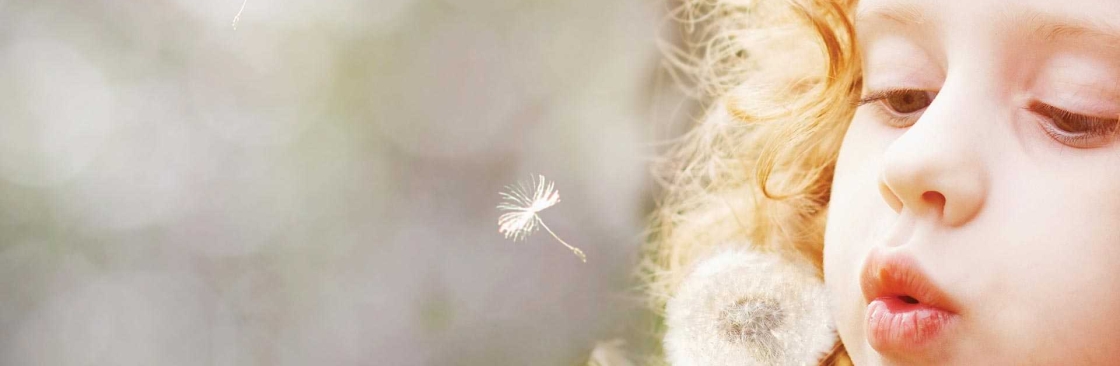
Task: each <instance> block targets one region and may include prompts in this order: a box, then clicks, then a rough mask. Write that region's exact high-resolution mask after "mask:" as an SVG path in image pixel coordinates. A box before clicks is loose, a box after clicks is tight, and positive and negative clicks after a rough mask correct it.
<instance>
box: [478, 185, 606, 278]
mask: <svg viewBox="0 0 1120 366" xmlns="http://www.w3.org/2000/svg"><path fill="white" fill-rule="evenodd" d="M506 189H507V190H509V192H499V193H498V194H500V195H502V200H503V202H502V203H501V204H499V205H498V209H499V210H503V211H509V212H506V213H504V214H502V216H499V217H498V232H500V233H502V235H505V237H506V238H507V239H508V238H513V241H518V240H524V239H525V238H526V237H528V236H529V234H532V233H533V232H534V231H536V230H537V227H538V226H540V227H543V228H544V229H545V230H546V231H548V233H549V234H552V237H553V238H556V240H557V241H559V242H560V244H564V246H566V247H568V249H571V250H572V253H575V255H576V256H578V257H579V259H580V260H582V261H583V262H584V263H587V256H586V255H584V254H583V251H582V250H579V248H576V247H573V246H571V245H570V244H568V243H567V242H565V241H564V239H560V237H559V236H556V233H554V232H552V229H549V228H548V225H545V224H544V220H541V217H540V215H538V213H540V212H541V211H544V209H546V208H549V207H552V205H555V204H556V203H557V202H560V192H559V191H557V190H556V189H555V184H554V182H549V181H548V180H547V179H545V178H544V176H543V175H538V176H536V177H535V178H530V179H529V182H524V181H522V182H518V184H517V186H506Z"/></svg>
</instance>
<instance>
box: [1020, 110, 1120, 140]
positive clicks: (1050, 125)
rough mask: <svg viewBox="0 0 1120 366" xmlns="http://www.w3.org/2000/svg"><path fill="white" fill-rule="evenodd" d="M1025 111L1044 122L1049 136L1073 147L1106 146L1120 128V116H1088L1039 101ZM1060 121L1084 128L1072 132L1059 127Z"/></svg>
mask: <svg viewBox="0 0 1120 366" xmlns="http://www.w3.org/2000/svg"><path fill="white" fill-rule="evenodd" d="M1025 109H1026V110H1028V111H1030V112H1031V113H1034V114H1035V115H1037V116H1038V117H1039V118H1040V119H1041V120H1042V130H1043V131H1044V132H1046V134H1047V135H1050V137H1051V138H1053V139H1054V140H1057V141H1058V142H1061V143H1062V144H1065V145H1069V146H1072V147H1079V148H1088V147H1097V146H1100V145H1103V144H1106V143H1108V142H1109V141H1111V140H1110V139H1109V138H1110V137H1114V136H1115V135H1116V134H1117V132H1118V127H1120V116H1118V117H1117V118H1106V117H1093V116H1086V115H1083V114H1077V113H1073V112H1070V111H1067V110H1064V109H1060V108H1057V107H1054V106H1052V105H1049V104H1045V103H1042V102H1039V101H1031V102H1030V103H1028V105H1027V107H1026V108H1025ZM1060 121H1066V122H1069V123H1067V124H1075V125H1077V126H1079V127H1083V128H1081V129H1080V130H1079V131H1070V130H1067V129H1066V128H1063V127H1061V126H1059V125H1060V124H1062V123H1061V122H1060Z"/></svg>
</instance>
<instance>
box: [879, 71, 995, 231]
mask: <svg viewBox="0 0 1120 366" xmlns="http://www.w3.org/2000/svg"><path fill="white" fill-rule="evenodd" d="M951 99H953V97H952V96H951V95H946V93H942V94H941V95H939V96H938V100H935V101H934V103H933V104H931V105H930V106H929V107H928V108H927V109H926V111H925V112H924V113H923V115H922V116H921V118H920V119H919V120H918V122H917V123H915V124H914V125H913V126H911V127H909V129H908V130H907V131H906V132H904V133H903V134H902V136H901V137H899V138H898V140H895V142H894V143H892V144H891V146H890V147H889V148H888V149H887V151H886V156H884V163H883V170H882V173H881V175H880V179H879V191H880V192H881V193H882V196H883V199H884V200H886V202H887V204H888V205H890V206H891V208H893V209H894V210H895V211H896V212H900V213H901V212H902V210H910V211H912V212H913V213H914V214H916V215H919V216H929V217H936V218H939V219H940V220H941V221H942V223H943V224H945V225H949V226H960V225H963V224H965V223H967V222H968V221H969V220H971V219H972V218H973V217H974V216H975V215H976V214H977V213H978V212H979V211H980V209H981V207H983V205H984V200H985V197H986V196H987V188H988V179H987V170H986V168H985V166H984V159H983V157H982V156H981V152H982V151H983V148H982V147H981V146H980V144H983V143H984V141H982V140H983V135H984V133H981V130H983V129H985V126H983V125H978V124H982V123H988V122H990V121H978V120H974V119H966V118H962V116H961V114H960V113H957V112H960V111H962V110H964V109H962V108H963V107H965V106H964V105H960V103H957V104H958V105H955V106H954V105H952V104H953V103H952V100H951Z"/></svg>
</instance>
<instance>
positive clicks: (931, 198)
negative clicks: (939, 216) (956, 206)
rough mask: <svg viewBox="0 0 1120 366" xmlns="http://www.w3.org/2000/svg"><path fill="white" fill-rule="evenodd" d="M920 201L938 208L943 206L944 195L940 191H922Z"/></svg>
mask: <svg viewBox="0 0 1120 366" xmlns="http://www.w3.org/2000/svg"><path fill="white" fill-rule="evenodd" d="M922 201H925V202H926V203H928V204H929V205H931V206H933V207H937V208H938V209H944V208H945V195H943V194H941V193H940V192H934V191H929V192H926V193H922Z"/></svg>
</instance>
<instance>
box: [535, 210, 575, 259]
mask: <svg viewBox="0 0 1120 366" xmlns="http://www.w3.org/2000/svg"><path fill="white" fill-rule="evenodd" d="M533 217H535V218H536V219H537V223H539V224H541V227H543V228H544V229H545V230H547V231H548V233H549V234H552V237H553V238H556V240H558V241H560V244H564V246H566V247H568V249H571V250H572V253H575V255H576V256H577V257H579V260H581V261H583V263H587V255H584V254H583V251H582V250H579V248H576V247H573V246H572V245H571V244H568V242H566V241H564V239H560V237H559V236H556V233H554V232H552V229H549V228H548V225H545V224H544V220H541V217H540V216H536V215H534V216H533Z"/></svg>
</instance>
